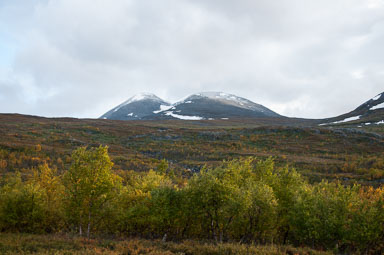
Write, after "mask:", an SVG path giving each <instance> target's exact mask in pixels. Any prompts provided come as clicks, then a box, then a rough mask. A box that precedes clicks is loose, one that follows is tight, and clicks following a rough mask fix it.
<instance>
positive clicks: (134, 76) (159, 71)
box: [0, 0, 384, 118]
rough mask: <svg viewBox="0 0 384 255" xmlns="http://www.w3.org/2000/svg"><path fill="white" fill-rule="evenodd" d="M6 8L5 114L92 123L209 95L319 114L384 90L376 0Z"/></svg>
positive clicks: (172, 0) (123, 1) (210, 0)
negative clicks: (121, 108)
mask: <svg viewBox="0 0 384 255" xmlns="http://www.w3.org/2000/svg"><path fill="white" fill-rule="evenodd" d="M2 3H3V4H2V5H1V4H0V29H3V28H5V27H6V28H7V30H8V31H13V37H14V38H16V39H15V40H16V42H15V43H17V44H20V46H19V47H18V50H17V54H16V57H15V59H14V62H13V63H12V64H10V68H11V69H12V71H11V72H9V73H8V74H6V75H3V77H2V79H0V80H2V81H3V84H4V83H6V84H8V85H7V86H4V85H3V86H2V87H0V88H1V90H2V91H1V92H3V95H7V96H6V97H7V98H18V99H17V100H15V102H17V104H12V105H11V106H12V107H10V106H9V107H8V106H7V107H6V106H5V105H6V104H7V101H6V100H5V101H4V100H1V101H0V107H1V109H5V110H3V111H12V110H14V111H19V112H21V113H28V114H37V115H44V116H75V117H98V116H100V115H101V114H102V113H104V112H105V111H107V110H109V108H111V107H113V106H114V105H116V104H118V103H120V102H121V101H124V100H125V99H127V98H128V97H130V96H132V95H133V94H135V93H138V92H141V91H148V92H153V93H155V94H158V95H159V96H160V97H163V98H164V99H166V100H169V101H175V100H177V99H179V98H181V97H184V96H186V95H188V94H190V93H195V92H198V91H208V90H210V91H225V92H229V93H234V94H237V95H239V96H243V97H247V98H249V99H251V100H254V101H255V102H258V103H262V104H264V105H265V106H267V107H270V108H272V109H273V110H275V111H278V112H279V113H281V114H286V115H289V116H298V117H312V118H315V117H328V116H333V115H337V114H342V113H344V112H346V111H349V110H352V109H353V108H354V107H356V106H357V105H358V104H359V103H362V102H363V101H364V100H366V99H369V98H370V97H372V96H374V95H375V94H377V93H379V92H383V91H384V86H383V83H382V80H383V79H382V78H383V71H382V70H384V69H383V68H384V63H383V61H382V59H383V58H382V56H381V55H382V50H381V49H380V48H381V45H383V43H384V42H383V38H384V37H383V34H384V32H383V31H384V29H383V27H384V26H383V20H384V8H383V7H384V5H383V2H382V1H380V0H369V1H363V0H336V1H334V0H324V1H299V0H289V1H288V0H280V1H267V0H263V1H251V0H240V1H230V0H204V1H203V0H163V1H157V0H148V1H138V0H128V1H127V0H115V1H113V2H111V1H107V0H104V1H93V0H45V1H43V0H41V1H27V0H24V1H22V0H17V1H9V0H6V1H5V2H2ZM23 3H25V4H23ZM32 3H33V4H32ZM372 7H375V8H372ZM26 13H27V15H24V14H26ZM5 87H6V88H7V89H5ZM15 88H17V89H15ZM15 91H18V92H19V93H22V94H23V95H26V96H25V97H18V96H17V95H16V94H17V93H16V94H15ZM30 91H32V92H33V93H32V95H30V96H28V94H29V92H30ZM28 98H29V99H28Z"/></svg>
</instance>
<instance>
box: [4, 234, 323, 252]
mask: <svg viewBox="0 0 384 255" xmlns="http://www.w3.org/2000/svg"><path fill="white" fill-rule="evenodd" d="M0 254H56V255H60V254H89V255H90V254H111V255H112V254H131V255H135V254H152V255H160V254H163V255H172V254H178V255H181V254H185V255H187V254H199V255H205V254H206V255H208V254H226V255H231V254H233V255H235V254H239V255H242V254H244V255H245V254H260V255H261V254H265V255H268V254H271V255H272V254H276V255H278V254H313V255H316V254H318V255H321V254H330V253H326V252H320V251H314V250H311V249H309V248H293V247H289V246H252V245H240V244H229V243H227V244H222V245H214V244H209V243H201V242H196V241H184V242H182V243H173V242H167V243H164V242H161V241H148V240H143V239H129V240H108V239H91V240H87V239H82V238H73V237H68V236H55V235H28V234H1V233H0Z"/></svg>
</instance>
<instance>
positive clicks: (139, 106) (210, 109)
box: [100, 92, 282, 120]
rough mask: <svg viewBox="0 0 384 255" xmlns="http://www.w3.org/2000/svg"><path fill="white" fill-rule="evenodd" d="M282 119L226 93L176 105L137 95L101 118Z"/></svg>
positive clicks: (207, 94)
mask: <svg viewBox="0 0 384 255" xmlns="http://www.w3.org/2000/svg"><path fill="white" fill-rule="evenodd" d="M255 117H260V118H271V117H282V116H280V115H279V114H277V113H275V112H273V111H272V110H270V109H268V108H266V107H264V106H262V105H260V104H256V103H254V102H252V101H250V100H248V99H245V98H242V97H238V96H235V95H232V94H227V93H222V92H204V93H198V94H193V95H191V96H188V97H186V98H185V99H183V100H180V101H178V102H176V103H174V104H170V103H168V102H166V101H164V100H162V99H160V98H159V97H157V96H155V95H153V94H149V93H145V94H139V95H136V96H134V97H132V98H130V99H129V100H127V101H126V102H124V103H122V104H120V105H119V106H117V107H115V108H113V109H112V110H110V111H109V112H107V113H105V114H104V115H103V116H101V117H100V118H102V119H114V120H159V119H182V120H210V119H229V118H255Z"/></svg>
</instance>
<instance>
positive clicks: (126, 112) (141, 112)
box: [100, 93, 169, 120]
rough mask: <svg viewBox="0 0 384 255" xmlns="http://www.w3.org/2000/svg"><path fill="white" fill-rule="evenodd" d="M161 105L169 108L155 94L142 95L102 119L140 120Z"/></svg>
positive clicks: (114, 109) (121, 105)
mask: <svg viewBox="0 0 384 255" xmlns="http://www.w3.org/2000/svg"><path fill="white" fill-rule="evenodd" d="M161 105H165V106H168V105H169V103H167V102H165V101H164V100H162V99H161V98H159V97H157V96H155V95H153V94H149V93H142V94H139V95H136V96H134V97H131V98H130V99H128V100H127V101H125V102H124V103H122V104H120V105H118V106H117V107H115V108H113V109H112V110H110V111H109V112H107V113H105V114H104V115H103V116H101V117H100V118H101V119H110V120H140V119H143V118H145V117H146V116H150V115H152V114H153V112H154V111H156V110H158V109H159V108H160V106H161Z"/></svg>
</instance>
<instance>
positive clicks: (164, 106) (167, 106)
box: [153, 105, 174, 114]
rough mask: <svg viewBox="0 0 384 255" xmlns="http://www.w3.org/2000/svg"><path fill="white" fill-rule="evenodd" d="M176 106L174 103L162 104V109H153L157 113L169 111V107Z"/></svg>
mask: <svg viewBox="0 0 384 255" xmlns="http://www.w3.org/2000/svg"><path fill="white" fill-rule="evenodd" d="M172 108H174V107H173V105H160V109H159V110H157V111H153V113H155V114H157V113H160V112H164V111H168V110H169V109H172Z"/></svg>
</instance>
